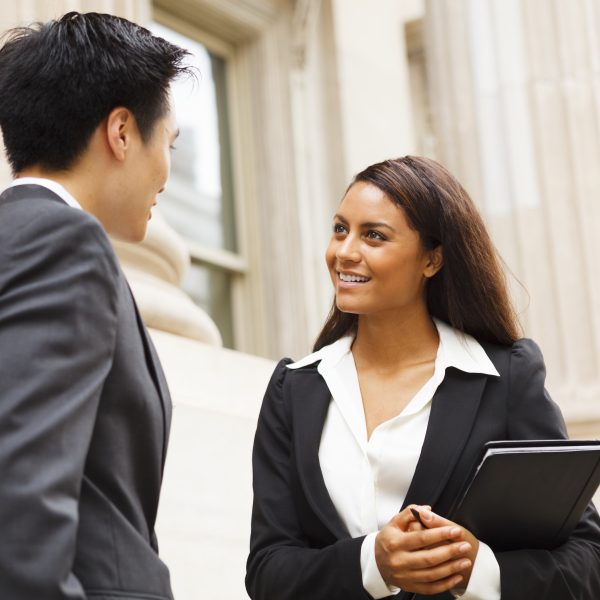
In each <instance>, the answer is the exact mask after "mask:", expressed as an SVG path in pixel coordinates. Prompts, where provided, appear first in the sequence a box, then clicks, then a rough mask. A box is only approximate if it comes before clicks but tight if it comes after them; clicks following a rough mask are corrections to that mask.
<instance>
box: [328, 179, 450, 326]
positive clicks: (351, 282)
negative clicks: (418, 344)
mask: <svg viewBox="0 0 600 600" xmlns="http://www.w3.org/2000/svg"><path fill="white" fill-rule="evenodd" d="M325 258H326V261H327V266H328V268H329V274H330V275H331V281H332V282H333V286H334V288H335V295H336V304H337V307H338V308H339V309H340V310H341V311H342V312H348V313H355V314H359V315H368V314H376V313H379V314H382V313H384V312H393V313H396V312H397V311H398V310H400V311H405V310H407V311H411V309H414V308H416V307H419V305H422V304H424V303H425V302H426V300H425V283H426V278H427V277H431V276H433V275H434V274H435V273H436V272H437V271H438V270H439V268H440V266H441V265H438V264H437V263H438V262H439V263H441V249H436V250H433V251H427V250H425V249H424V248H423V246H422V244H421V239H420V237H419V234H418V233H417V232H416V231H415V230H414V229H411V228H410V226H409V224H408V221H407V219H406V217H405V215H404V211H403V210H402V209H401V208H399V207H398V206H396V205H395V204H394V203H393V202H392V201H391V200H390V199H389V197H388V196H386V194H384V193H383V192H382V191H381V190H380V189H379V188H378V187H376V186H374V185H372V184H370V183H365V182H358V183H355V184H354V185H353V186H352V187H351V188H350V189H349V190H348V193H347V194H346V195H345V196H344V199H343V200H342V203H341V204H340V207H339V210H338V212H337V214H336V215H335V217H334V220H333V235H332V237H331V241H330V242H329V246H328V248H327V252H326V255H325Z"/></svg>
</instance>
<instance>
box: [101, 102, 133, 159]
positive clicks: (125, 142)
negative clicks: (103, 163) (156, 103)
mask: <svg viewBox="0 0 600 600" xmlns="http://www.w3.org/2000/svg"><path fill="white" fill-rule="evenodd" d="M136 132H137V125H136V122H135V118H134V116H133V113H132V112H131V111H130V110H129V109H128V108H125V107H123V106H119V107H117V108H114V109H113V110H112V111H111V112H110V114H109V115H108V117H107V119H106V141H107V142H108V147H109V149H110V151H111V152H112V154H113V156H114V158H115V159H116V160H119V161H123V160H125V156H126V154H127V150H128V149H129V148H130V147H131V142H132V139H133V136H134V134H135V133H136Z"/></svg>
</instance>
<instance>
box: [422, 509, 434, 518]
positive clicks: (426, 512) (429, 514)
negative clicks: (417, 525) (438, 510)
mask: <svg viewBox="0 0 600 600" xmlns="http://www.w3.org/2000/svg"><path fill="white" fill-rule="evenodd" d="M420 514H421V518H422V519H423V520H425V521H431V519H433V513H432V512H430V511H429V510H427V509H423V510H422V511H421V513H420Z"/></svg>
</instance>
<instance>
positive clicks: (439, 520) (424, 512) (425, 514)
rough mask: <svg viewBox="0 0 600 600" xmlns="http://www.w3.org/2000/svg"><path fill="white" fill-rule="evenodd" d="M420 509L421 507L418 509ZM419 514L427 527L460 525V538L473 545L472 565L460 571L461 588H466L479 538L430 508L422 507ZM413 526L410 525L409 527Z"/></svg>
mask: <svg viewBox="0 0 600 600" xmlns="http://www.w3.org/2000/svg"><path fill="white" fill-rule="evenodd" d="M417 510H419V509H417ZM419 515H420V517H421V521H423V524H424V525H425V527H426V528H427V529H430V528H435V527H458V528H459V529H460V530H461V534H460V539H461V540H464V541H465V542H466V543H468V544H469V545H470V546H471V550H470V551H469V552H468V553H467V558H468V559H469V561H470V563H471V564H470V566H469V567H467V568H465V569H464V570H461V571H460V574H461V575H462V578H463V580H462V583H461V585H460V588H461V589H466V588H467V586H468V585H469V580H470V579H471V572H472V571H473V565H474V564H475V558H476V557H477V552H478V551H479V540H478V539H477V538H476V537H475V536H474V535H473V534H472V533H471V532H470V531H469V530H468V529H465V528H464V527H461V526H460V525H458V524H457V523H454V522H452V521H449V520H448V519H444V517H440V515H436V514H435V513H433V512H431V510H428V508H425V509H420V510H419ZM410 528H412V526H410V527H409V529H410Z"/></svg>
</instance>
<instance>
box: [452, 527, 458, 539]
mask: <svg viewBox="0 0 600 600" xmlns="http://www.w3.org/2000/svg"><path fill="white" fill-rule="evenodd" d="M450 535H451V536H452V537H456V536H457V535H460V528H459V527H453V528H452V529H451V530H450Z"/></svg>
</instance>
